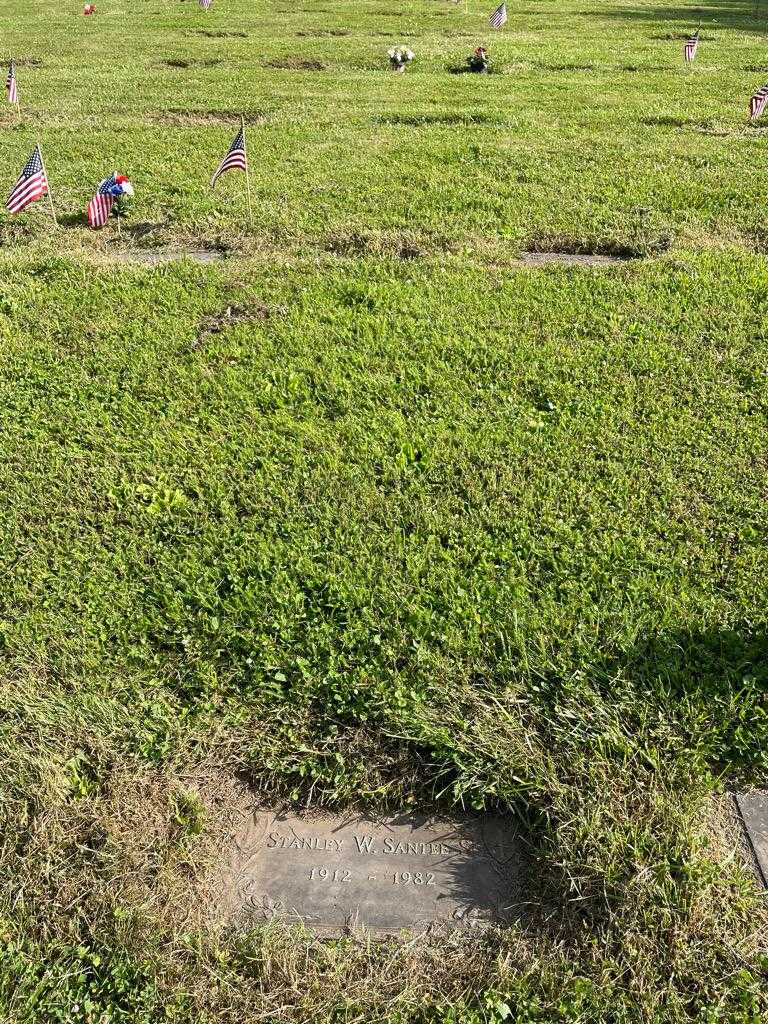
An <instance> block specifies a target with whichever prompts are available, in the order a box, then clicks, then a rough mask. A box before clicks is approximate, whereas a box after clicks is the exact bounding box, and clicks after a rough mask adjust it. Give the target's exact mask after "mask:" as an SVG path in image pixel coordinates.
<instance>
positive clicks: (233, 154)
mask: <svg viewBox="0 0 768 1024" xmlns="http://www.w3.org/2000/svg"><path fill="white" fill-rule="evenodd" d="M236 170H237V171H247V170H248V158H247V156H246V155H245V133H244V131H243V129H242V128H240V130H239V131H238V133H237V135H236V136H235V137H234V139H233V140H232V145H231V146H230V147H229V149H228V150H227V155H226V156H225V157H224V159H223V160H222V161H221V163H220V164H219V166H218V167H217V168H216V173H215V174H214V176H213V177H212V178H211V188H213V186H214V185H215V184H216V181H217V179H218V177H219V175H220V174H223V173H224V171H236Z"/></svg>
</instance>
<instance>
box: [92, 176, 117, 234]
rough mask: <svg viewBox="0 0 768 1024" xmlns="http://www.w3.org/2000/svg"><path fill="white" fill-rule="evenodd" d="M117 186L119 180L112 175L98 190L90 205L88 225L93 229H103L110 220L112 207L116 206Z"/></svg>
mask: <svg viewBox="0 0 768 1024" xmlns="http://www.w3.org/2000/svg"><path fill="white" fill-rule="evenodd" d="M116 186H117V179H116V177H115V175H114V174H110V176H109V177H108V178H105V179H104V181H102V183H101V184H100V185H99V187H98V188H97V189H96V195H95V196H94V197H93V199H92V200H91V201H90V203H88V224H89V225H90V226H91V227H92V228H103V227H104V225H105V224H106V223H107V221H108V220H109V215H110V213H112V207H113V206H114V205H115V195H114V192H113V189H114V188H115V187H116Z"/></svg>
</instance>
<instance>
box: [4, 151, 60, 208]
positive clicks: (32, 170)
mask: <svg viewBox="0 0 768 1024" xmlns="http://www.w3.org/2000/svg"><path fill="white" fill-rule="evenodd" d="M45 195H47V196H48V198H49V199H50V192H49V190H48V176H47V175H46V173H45V164H44V163H43V156H42V154H41V152H40V145H39V144H38V145H37V146H35V148H34V149H33V150H32V156H31V157H30V158H29V160H27V162H26V163H25V164H24V169H23V170H22V172H21V174H20V175H19V179H18V181H17V182H16V184H15V185H14V186H13V188H12V189H11V194H10V195H9V196H8V199H7V200H6V203H5V208H6V210H8V212H9V213H21V212H22V211H23V210H26V208H27V207H28V206H29V205H31V204H32V203H34V202H36V200H38V199H42V197H43V196H45ZM51 213H53V203H52V202H51ZM53 220H54V223H55V222H56V214H55V213H53Z"/></svg>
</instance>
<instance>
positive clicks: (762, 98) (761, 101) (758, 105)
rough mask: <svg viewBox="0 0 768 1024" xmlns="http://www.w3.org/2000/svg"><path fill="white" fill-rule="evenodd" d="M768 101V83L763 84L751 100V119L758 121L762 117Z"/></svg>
mask: <svg viewBox="0 0 768 1024" xmlns="http://www.w3.org/2000/svg"><path fill="white" fill-rule="evenodd" d="M766 103H768V85H762V86H761V87H760V88H759V89H758V90H757V92H756V93H755V95H754V96H753V97H752V99H751V100H750V101H749V117H750V120H752V121H756V120H757V118H758V117H760V115H761V114H762V112H763V111H764V110H765V104H766Z"/></svg>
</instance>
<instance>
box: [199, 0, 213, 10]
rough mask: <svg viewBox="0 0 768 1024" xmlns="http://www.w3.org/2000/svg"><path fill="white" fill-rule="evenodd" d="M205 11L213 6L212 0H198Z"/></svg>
mask: <svg viewBox="0 0 768 1024" xmlns="http://www.w3.org/2000/svg"><path fill="white" fill-rule="evenodd" d="M197 2H198V3H199V4H200V6H201V7H202V9H203V10H204V11H207V10H208V8H209V7H210V6H211V3H212V0H197Z"/></svg>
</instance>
